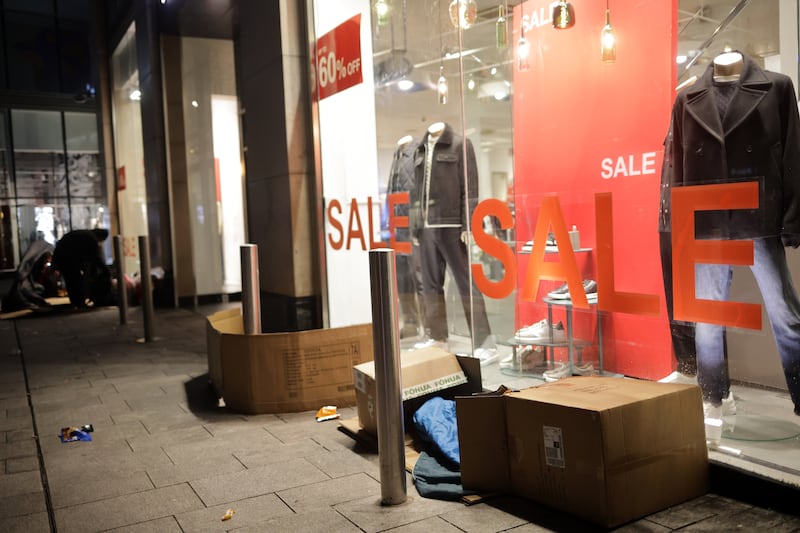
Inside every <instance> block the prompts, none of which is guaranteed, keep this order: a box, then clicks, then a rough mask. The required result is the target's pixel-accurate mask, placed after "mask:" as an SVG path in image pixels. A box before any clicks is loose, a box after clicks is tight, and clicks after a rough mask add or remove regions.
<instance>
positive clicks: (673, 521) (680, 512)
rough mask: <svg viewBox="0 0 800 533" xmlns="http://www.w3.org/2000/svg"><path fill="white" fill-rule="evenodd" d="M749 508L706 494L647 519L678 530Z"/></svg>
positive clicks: (733, 501) (745, 505)
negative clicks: (713, 517) (707, 519)
mask: <svg viewBox="0 0 800 533" xmlns="http://www.w3.org/2000/svg"><path fill="white" fill-rule="evenodd" d="M749 507H750V506H749V505H747V504H744V503H741V502H737V501H735V500H731V499H729V498H723V497H721V496H716V495H713V494H706V495H704V496H701V497H700V498H696V499H694V500H689V501H688V502H685V503H682V504H679V505H676V506H673V507H670V508H669V509H667V510H665V511H662V512H659V513H655V514H652V515H650V516H648V517H647V519H648V520H649V521H651V522H655V523H656V524H659V525H662V526H664V527H668V528H671V529H678V528H682V527H685V526H688V525H690V524H694V523H695V522H700V521H701V520H705V519H706V518H710V517H712V516H717V515H725V514H732V513H736V512H739V511H742V510H745V509H747V508H749Z"/></svg>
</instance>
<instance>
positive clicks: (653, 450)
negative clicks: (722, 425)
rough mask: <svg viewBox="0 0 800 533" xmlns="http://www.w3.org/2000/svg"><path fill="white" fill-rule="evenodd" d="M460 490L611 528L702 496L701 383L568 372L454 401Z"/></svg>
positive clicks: (705, 460) (704, 464)
mask: <svg viewBox="0 0 800 533" xmlns="http://www.w3.org/2000/svg"><path fill="white" fill-rule="evenodd" d="M456 409H457V416H458V433H459V445H460V450H461V481H462V484H463V485H464V487H465V488H470V489H475V490H484V491H502V492H508V493H513V494H516V495H519V496H522V497H525V498H528V499H530V500H532V501H535V502H538V503H542V504H545V505H548V506H550V507H554V508H556V509H560V510H563V511H567V512H569V513H572V514H574V515H577V516H579V517H581V518H584V519H586V520H589V521H591V522H595V523H597V524H601V525H603V526H607V527H613V526H617V525H619V524H623V523H626V522H629V521H631V520H636V519H639V518H641V517H643V516H646V515H649V514H652V513H655V512H658V511H660V510H662V509H665V508H667V507H670V506H672V505H675V504H678V503H680V502H683V501H686V500H688V499H691V498H695V497H697V496H700V495H702V494H705V493H706V492H707V490H708V452H707V448H706V440H705V433H704V428H703V408H702V400H701V397H700V389H699V388H698V387H696V386H693V385H678V384H666V383H656V382H650V381H639V380H633V379H620V378H607V377H574V378H567V379H563V380H559V381H557V382H554V383H549V384H546V385H542V386H540V387H535V388H531V389H526V390H523V391H520V392H514V393H509V394H506V395H504V396H494V397H492V396H488V397H487V396H473V397H459V398H456Z"/></svg>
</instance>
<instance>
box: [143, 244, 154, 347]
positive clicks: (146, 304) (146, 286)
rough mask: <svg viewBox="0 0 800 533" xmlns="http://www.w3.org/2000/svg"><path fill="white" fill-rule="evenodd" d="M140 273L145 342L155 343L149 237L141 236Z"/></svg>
mask: <svg viewBox="0 0 800 533" xmlns="http://www.w3.org/2000/svg"><path fill="white" fill-rule="evenodd" d="M139 272H140V273H141V279H142V317H143V320H144V342H153V341H154V340H155V333H154V332H153V279H152V278H151V277H150V244H149V242H148V238H147V235H139Z"/></svg>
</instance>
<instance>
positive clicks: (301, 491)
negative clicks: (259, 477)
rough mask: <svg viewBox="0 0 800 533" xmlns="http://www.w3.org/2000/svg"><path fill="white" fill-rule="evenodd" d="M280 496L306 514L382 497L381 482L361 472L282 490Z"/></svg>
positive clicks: (300, 512)
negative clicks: (350, 502)
mask: <svg viewBox="0 0 800 533" xmlns="http://www.w3.org/2000/svg"><path fill="white" fill-rule="evenodd" d="M278 496H280V497H281V499H282V500H283V501H284V502H286V505H288V506H289V507H291V508H292V510H293V511H294V512H296V513H298V514H304V513H310V512H313V511H316V510H318V509H320V508H321V507H333V506H334V505H337V504H339V503H344V502H348V501H352V500H361V499H363V498H367V497H373V498H380V496H381V484H380V483H379V482H378V481H376V480H375V479H374V478H372V477H370V476H368V475H366V474H363V473H361V474H354V475H351V476H347V477H340V478H336V479H329V480H326V481H321V482H319V483H313V484H307V485H302V486H300V487H296V488H293V489H288V490H282V491H280V492H279V493H278Z"/></svg>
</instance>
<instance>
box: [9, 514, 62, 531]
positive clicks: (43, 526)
mask: <svg viewBox="0 0 800 533" xmlns="http://www.w3.org/2000/svg"><path fill="white" fill-rule="evenodd" d="M0 531H3V532H4V533H17V532H19V533H30V532H31V531H50V521H49V520H48V518H47V513H46V512H45V513H35V514H29V515H24V516H3V517H2V518H0Z"/></svg>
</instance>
